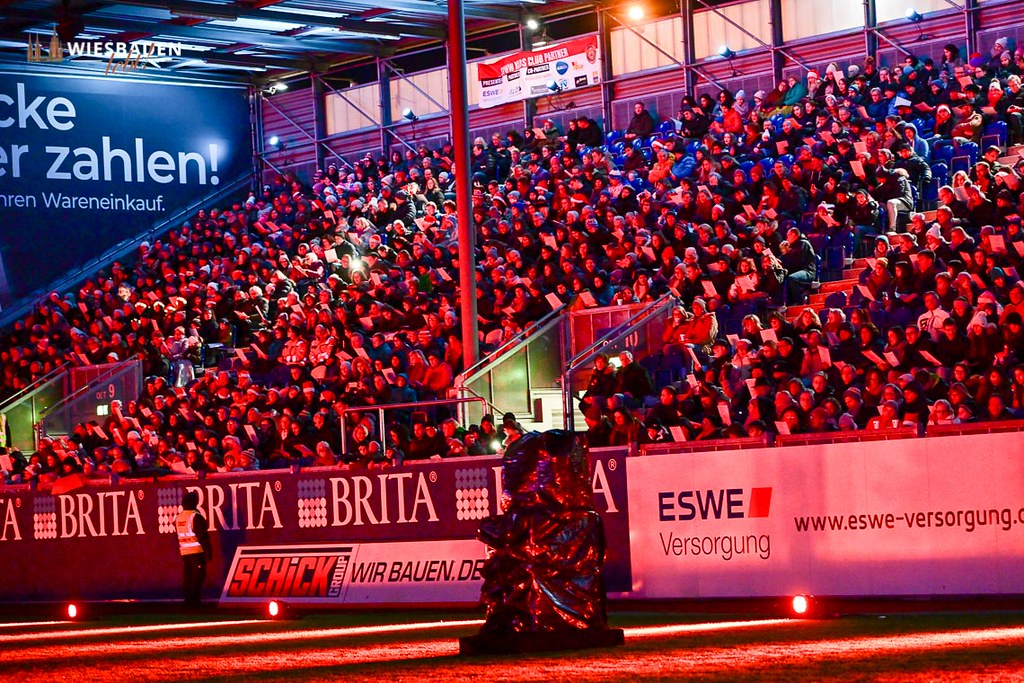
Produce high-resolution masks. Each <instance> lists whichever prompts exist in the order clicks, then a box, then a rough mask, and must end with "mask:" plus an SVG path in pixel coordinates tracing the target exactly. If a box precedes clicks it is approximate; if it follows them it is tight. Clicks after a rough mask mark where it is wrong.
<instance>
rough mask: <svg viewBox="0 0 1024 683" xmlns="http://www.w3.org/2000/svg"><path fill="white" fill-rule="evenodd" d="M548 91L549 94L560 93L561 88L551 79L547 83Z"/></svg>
mask: <svg viewBox="0 0 1024 683" xmlns="http://www.w3.org/2000/svg"><path fill="white" fill-rule="evenodd" d="M548 90H550V91H551V92H561V91H562V86H560V85H558V83H557V82H556V81H554V80H553V79H552V80H550V81H548Z"/></svg>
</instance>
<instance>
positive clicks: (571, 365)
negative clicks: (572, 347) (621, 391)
mask: <svg viewBox="0 0 1024 683" xmlns="http://www.w3.org/2000/svg"><path fill="white" fill-rule="evenodd" d="M678 302H679V300H678V299H677V298H676V297H675V295H674V294H672V293H671V292H667V293H666V294H664V295H663V296H661V298H659V299H656V300H655V301H652V302H650V303H649V304H647V305H646V306H644V307H643V308H641V309H640V310H639V311H637V312H636V313H634V314H633V315H632V316H631V317H630V318H628V319H626V320H624V321H623V322H621V323H619V324H618V325H616V326H615V327H613V328H612V329H610V330H608V331H607V332H605V333H604V334H603V335H602V336H601V337H600V338H598V339H597V340H596V341H594V342H592V343H591V344H590V346H588V347H587V348H585V349H583V350H582V351H580V352H579V353H577V354H576V355H575V356H573V357H572V358H571V359H569V361H568V362H567V363H566V364H565V370H566V373H568V372H571V371H572V370H575V369H576V368H577V367H578V366H579V365H580V364H581V363H583V362H586V361H588V360H589V359H590V358H591V357H592V356H594V355H596V353H597V352H598V351H599V350H600V349H602V348H604V347H605V346H607V345H608V344H609V343H611V342H612V341H614V340H615V339H617V338H618V337H619V336H621V333H622V332H623V331H625V330H628V329H629V328H631V327H633V325H635V324H637V323H638V322H640V321H641V320H643V319H645V318H647V317H648V316H649V315H651V313H653V312H654V310H655V309H657V308H660V307H663V306H664V305H665V304H667V303H672V304H673V305H677V304H678Z"/></svg>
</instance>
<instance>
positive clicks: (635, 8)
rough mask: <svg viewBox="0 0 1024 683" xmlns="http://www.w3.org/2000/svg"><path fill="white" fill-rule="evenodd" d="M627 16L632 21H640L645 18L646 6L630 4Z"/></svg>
mask: <svg viewBox="0 0 1024 683" xmlns="http://www.w3.org/2000/svg"><path fill="white" fill-rule="evenodd" d="M626 17H627V18H629V20H630V21H640V20H641V19H643V18H644V8H643V7H642V6H640V5H630V6H629V9H628V10H626Z"/></svg>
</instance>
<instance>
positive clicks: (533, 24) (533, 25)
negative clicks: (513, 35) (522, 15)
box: [526, 17, 540, 31]
mask: <svg viewBox="0 0 1024 683" xmlns="http://www.w3.org/2000/svg"><path fill="white" fill-rule="evenodd" d="M526 28H528V29H530V30H531V31H536V30H537V29H539V28H540V22H539V21H537V20H536V19H534V18H533V17H530V18H529V19H527V20H526Z"/></svg>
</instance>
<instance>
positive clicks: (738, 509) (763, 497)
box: [658, 486, 772, 522]
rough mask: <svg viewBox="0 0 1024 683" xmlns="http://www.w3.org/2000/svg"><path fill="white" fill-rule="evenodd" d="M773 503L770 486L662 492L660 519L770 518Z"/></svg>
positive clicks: (659, 501) (659, 507) (687, 520)
mask: <svg viewBox="0 0 1024 683" xmlns="http://www.w3.org/2000/svg"><path fill="white" fill-rule="evenodd" d="M771 504H772V487H770V486H765V487H753V488H750V489H744V488H720V489H692V490H687V491H661V492H659V493H658V519H659V521H662V522H677V521H678V522H689V521H693V520H697V519H701V520H707V519H747V518H755V517H767V516H768V513H769V512H770V510H771Z"/></svg>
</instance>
